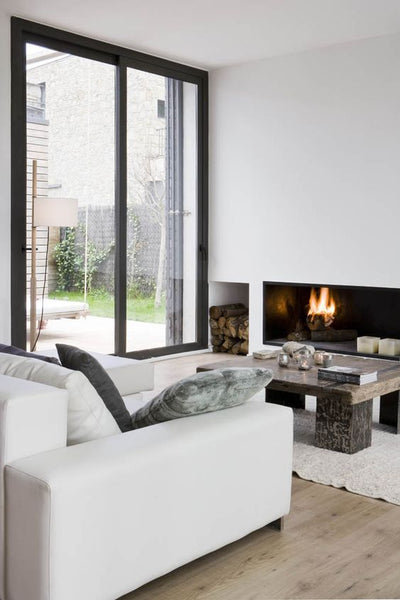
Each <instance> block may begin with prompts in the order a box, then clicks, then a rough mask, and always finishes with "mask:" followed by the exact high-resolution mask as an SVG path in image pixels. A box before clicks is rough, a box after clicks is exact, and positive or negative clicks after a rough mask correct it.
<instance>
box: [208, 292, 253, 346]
mask: <svg viewBox="0 0 400 600" xmlns="http://www.w3.org/2000/svg"><path fill="white" fill-rule="evenodd" d="M210 328H211V344H212V349H213V352H228V353H229V354H247V353H248V351H249V309H248V308H247V307H246V306H245V305H244V304H240V303H237V304H223V305H222V306H211V308H210Z"/></svg>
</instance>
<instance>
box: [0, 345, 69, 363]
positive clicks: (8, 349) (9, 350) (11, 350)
mask: <svg viewBox="0 0 400 600" xmlns="http://www.w3.org/2000/svg"><path fill="white" fill-rule="evenodd" d="M0 352H4V353H5V354H14V355H15V356H26V357H27V358H37V359H38V360H44V362H48V363H54V364H55V365H59V364H60V362H59V361H58V360H57V359H56V358H55V357H53V356H43V355H42V354H36V352H27V351H26V350H22V348H17V347H16V346H7V345H6V344H0Z"/></svg>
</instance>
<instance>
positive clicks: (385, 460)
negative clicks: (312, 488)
mask: <svg viewBox="0 0 400 600" xmlns="http://www.w3.org/2000/svg"><path fill="white" fill-rule="evenodd" d="M293 412H294V423H295V424H294V432H295V433H294V455H293V471H295V472H296V473H297V475H299V476H300V477H301V478H302V479H308V480H310V481H315V482H316V483H323V484H325V485H332V486H334V487H337V488H340V487H344V488H346V490H349V491H350V492H354V493H355V494H360V495H362V496H369V497H370V498H381V499H382V500H386V501H387V502H391V503H392V504H399V505H400V435H396V434H395V433H393V431H394V429H393V428H391V427H386V426H385V425H379V424H378V423H374V424H373V429H372V445H371V447H370V448H366V449H365V450H361V451H360V452H357V453H356V454H343V453H341V452H332V451H331V450H324V449H322V448H316V447H315V446H314V445H313V444H314V431H315V412H313V411H309V410H299V409H296V410H294V411H293Z"/></svg>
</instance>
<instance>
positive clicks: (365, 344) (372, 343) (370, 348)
mask: <svg viewBox="0 0 400 600" xmlns="http://www.w3.org/2000/svg"><path fill="white" fill-rule="evenodd" d="M379 340H380V338H378V337H372V336H369V335H363V336H362V337H358V338H357V352H364V353H365V354H374V353H375V352H378V349H379ZM379 352H381V351H380V350H379Z"/></svg>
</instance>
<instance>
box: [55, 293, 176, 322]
mask: <svg viewBox="0 0 400 600" xmlns="http://www.w3.org/2000/svg"><path fill="white" fill-rule="evenodd" d="M49 298H54V299H56V300H73V301H76V302H83V294H81V293H80V292H51V293H50V294H49ZM87 303H88V304H89V314H90V315H93V316H95V317H109V318H113V317H114V299H113V297H112V296H111V294H109V293H108V292H105V291H100V290H97V291H93V292H91V293H90V294H88V296H87ZM127 318H128V320H129V321H145V322H146V323H165V300H164V299H163V301H162V304H161V306H160V307H158V308H156V307H155V306H154V296H149V297H147V298H128V305H127Z"/></svg>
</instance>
